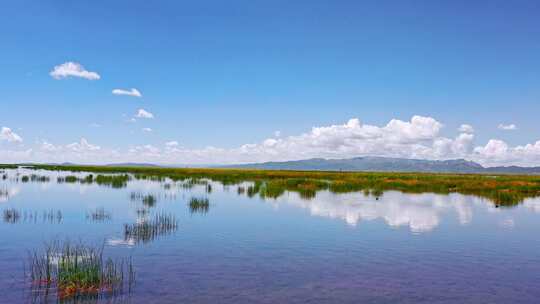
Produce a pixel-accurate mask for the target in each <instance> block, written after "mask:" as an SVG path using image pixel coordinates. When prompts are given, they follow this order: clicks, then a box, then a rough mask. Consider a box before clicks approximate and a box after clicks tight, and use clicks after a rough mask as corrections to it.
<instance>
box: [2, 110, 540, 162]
mask: <svg viewBox="0 0 540 304" xmlns="http://www.w3.org/2000/svg"><path fill="white" fill-rule="evenodd" d="M137 116H139V117H146V118H149V117H153V115H152V114H151V113H149V112H147V111H145V110H143V109H140V110H139V112H138V113H137ZM442 128H443V124H442V123H441V122H439V121H437V120H435V119H434V118H431V117H423V116H413V117H412V118H411V119H410V120H408V121H404V120H398V119H393V120H391V121H389V122H388V123H387V124H385V125H381V126H377V125H370V124H363V123H362V122H361V121H360V120H359V119H357V118H353V119H350V120H349V121H347V122H345V123H344V124H335V125H330V126H319V127H313V128H312V129H311V130H309V131H308V132H305V133H302V134H299V135H295V136H274V137H270V138H266V139H262V140H261V141H260V142H257V143H248V144H244V145H240V146H238V147H233V148H220V147H213V146H208V147H204V148H197V149H195V148H186V147H182V146H180V145H179V144H178V142H176V141H169V142H166V143H163V144H162V146H149V145H142V146H134V147H131V148H129V149H120V150H116V149H112V148H100V147H99V146H95V145H92V144H89V143H88V142H87V141H86V140H84V139H81V141H80V142H78V143H74V144H70V145H64V146H63V145H60V146H57V145H53V144H50V143H47V142H45V143H43V144H42V146H41V148H40V149H38V150H36V151H31V152H30V154H31V155H30V156H28V155H27V154H21V157H27V158H26V159H25V161H44V162H53V161H60V160H57V159H58V158H62V159H66V160H64V161H71V162H79V163H83V162H84V161H85V160H91V162H92V163H100V162H101V163H110V162H154V163H160V164H178V163H182V164H231V163H251V162H264V161H286V160H299V159H308V158H314V157H322V158H349V157H358V156H386V157H401V158H415V159H440V160H443V159H456V158H464V159H468V160H472V161H476V162H479V163H481V164H482V165H488V166H490V165H523V166H531V165H536V166H538V165H540V141H537V142H536V143H533V144H526V145H520V146H510V145H508V144H507V143H506V142H504V141H502V140H498V139H492V140H490V141H488V142H487V144H485V145H475V135H474V134H472V133H470V132H462V133H458V134H457V135H456V136H455V137H447V136H442V135H441V130H442ZM274 135H277V134H274ZM83 147H86V148H83ZM58 149H59V150H58ZM75 151H80V152H75ZM12 158H13V157H12Z"/></svg>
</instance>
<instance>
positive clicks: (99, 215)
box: [86, 207, 111, 222]
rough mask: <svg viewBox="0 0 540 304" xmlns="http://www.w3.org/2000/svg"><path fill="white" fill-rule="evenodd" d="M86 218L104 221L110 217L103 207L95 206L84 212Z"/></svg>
mask: <svg viewBox="0 0 540 304" xmlns="http://www.w3.org/2000/svg"><path fill="white" fill-rule="evenodd" d="M86 218H87V219H89V220H91V221H93V222H104V221H108V220H110V219H111V214H110V213H109V212H107V211H105V208H103V207H101V208H96V209H94V210H91V211H89V212H88V213H87V214H86Z"/></svg>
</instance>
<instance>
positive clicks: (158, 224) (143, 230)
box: [124, 214, 178, 244]
mask: <svg viewBox="0 0 540 304" xmlns="http://www.w3.org/2000/svg"><path fill="white" fill-rule="evenodd" d="M177 228H178V221H177V219H176V217H175V216H174V215H172V214H156V215H155V216H154V217H153V218H151V219H149V220H144V221H142V222H138V223H134V224H124V240H125V241H126V242H133V243H135V244H136V243H140V242H143V243H148V242H150V241H153V240H154V239H155V238H157V237H159V236H162V235H168V234H171V233H173V232H175V231H176V229H177Z"/></svg>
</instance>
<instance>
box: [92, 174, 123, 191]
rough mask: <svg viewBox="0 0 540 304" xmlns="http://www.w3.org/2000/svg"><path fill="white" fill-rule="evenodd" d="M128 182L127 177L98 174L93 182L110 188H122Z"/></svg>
mask: <svg viewBox="0 0 540 304" xmlns="http://www.w3.org/2000/svg"><path fill="white" fill-rule="evenodd" d="M128 181H129V175H127V174H120V175H102V174H99V175H98V176H96V179H95V182H96V183H97V184H98V185H106V186H111V187H112V188H123V187H125V186H126V185H127V182H128Z"/></svg>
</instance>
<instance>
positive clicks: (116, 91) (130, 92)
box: [112, 88, 142, 97]
mask: <svg viewBox="0 0 540 304" xmlns="http://www.w3.org/2000/svg"><path fill="white" fill-rule="evenodd" d="M112 93H113V94H114V95H126V96H133V97H142V94H141V92H139V90H137V89H135V88H131V89H130V90H124V89H114V90H112Z"/></svg>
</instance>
